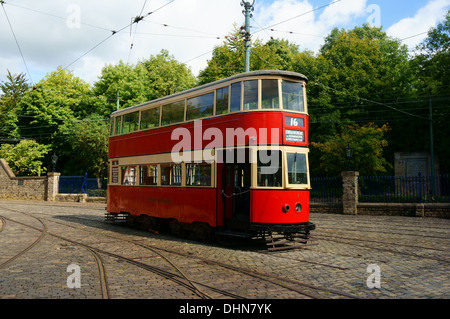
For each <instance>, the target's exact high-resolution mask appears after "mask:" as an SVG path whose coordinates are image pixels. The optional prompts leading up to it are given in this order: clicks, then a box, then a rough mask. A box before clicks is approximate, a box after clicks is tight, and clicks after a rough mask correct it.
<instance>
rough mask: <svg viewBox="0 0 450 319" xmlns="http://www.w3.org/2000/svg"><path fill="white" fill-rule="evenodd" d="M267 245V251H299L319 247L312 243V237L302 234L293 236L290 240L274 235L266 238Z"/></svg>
mask: <svg viewBox="0 0 450 319" xmlns="http://www.w3.org/2000/svg"><path fill="white" fill-rule="evenodd" d="M265 239H266V245H267V250H269V251H273V250H287V249H299V248H303V247H306V246H313V245H317V243H314V242H311V241H314V239H311V237H305V235H303V234H300V235H297V236H293V237H291V238H289V239H286V237H284V236H283V237H274V236H273V235H270V236H266V238H265Z"/></svg>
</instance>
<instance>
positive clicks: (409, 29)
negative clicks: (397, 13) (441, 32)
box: [386, 0, 450, 49]
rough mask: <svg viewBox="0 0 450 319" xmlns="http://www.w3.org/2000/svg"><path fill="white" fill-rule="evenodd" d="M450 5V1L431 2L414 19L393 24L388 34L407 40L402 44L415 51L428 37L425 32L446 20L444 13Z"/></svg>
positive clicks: (437, 0)
mask: <svg viewBox="0 0 450 319" xmlns="http://www.w3.org/2000/svg"><path fill="white" fill-rule="evenodd" d="M449 5H450V0H432V1H429V2H428V3H427V4H426V5H425V6H424V7H422V8H420V9H419V10H418V11H417V12H416V14H415V15H414V16H413V17H408V18H404V19H402V20H400V21H399V22H397V23H395V24H393V25H392V26H391V27H389V28H388V29H387V30H386V33H387V34H388V35H389V36H392V37H396V38H399V39H403V38H407V39H405V40H403V41H402V42H403V43H404V44H406V45H407V46H408V47H409V48H410V49H414V48H415V46H416V45H417V44H419V43H420V42H422V41H423V40H424V39H425V38H426V37H427V34H426V33H424V32H426V31H428V30H429V29H430V28H432V27H435V26H436V24H437V23H438V21H440V20H442V19H443V18H444V16H443V13H444V12H445V11H446V10H445V9H446V7H448V6H449ZM414 35H418V36H414Z"/></svg>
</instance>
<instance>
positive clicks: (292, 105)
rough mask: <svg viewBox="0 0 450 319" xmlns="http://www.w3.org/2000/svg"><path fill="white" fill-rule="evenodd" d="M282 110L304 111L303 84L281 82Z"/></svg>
mask: <svg viewBox="0 0 450 319" xmlns="http://www.w3.org/2000/svg"><path fill="white" fill-rule="evenodd" d="M282 92H283V108H284V109H285V110H292V111H299V112H303V111H304V106H303V84H302V83H299V82H290V81H283V82H282Z"/></svg>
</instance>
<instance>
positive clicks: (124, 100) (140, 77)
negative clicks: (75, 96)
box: [93, 61, 148, 117]
mask: <svg viewBox="0 0 450 319" xmlns="http://www.w3.org/2000/svg"><path fill="white" fill-rule="evenodd" d="M146 78H147V70H146V69H145V68H144V67H143V66H142V65H140V64H138V65H136V66H134V65H130V64H125V63H123V62H122V61H120V62H119V63H118V64H116V65H111V64H110V65H106V66H105V67H104V68H103V69H102V74H101V76H100V78H99V80H98V81H97V82H95V84H94V88H93V94H94V95H96V96H98V97H99V100H97V101H96V102H95V103H96V104H97V105H98V107H97V110H98V114H101V115H102V116H104V117H109V114H111V113H112V112H113V111H115V110H116V109H117V99H119V108H125V107H129V106H133V105H135V104H139V103H142V102H145V101H146V100H147V90H148V88H147V81H146Z"/></svg>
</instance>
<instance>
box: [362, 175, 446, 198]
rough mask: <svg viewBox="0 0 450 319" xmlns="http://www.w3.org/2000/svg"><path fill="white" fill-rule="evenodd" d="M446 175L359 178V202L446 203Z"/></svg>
mask: <svg viewBox="0 0 450 319" xmlns="http://www.w3.org/2000/svg"><path fill="white" fill-rule="evenodd" d="M449 186H450V181H449V176H448V175H433V176H422V175H420V174H419V175H418V176H359V179H358V189H359V197H358V200H359V202H375V203H448V202H450V190H449Z"/></svg>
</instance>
